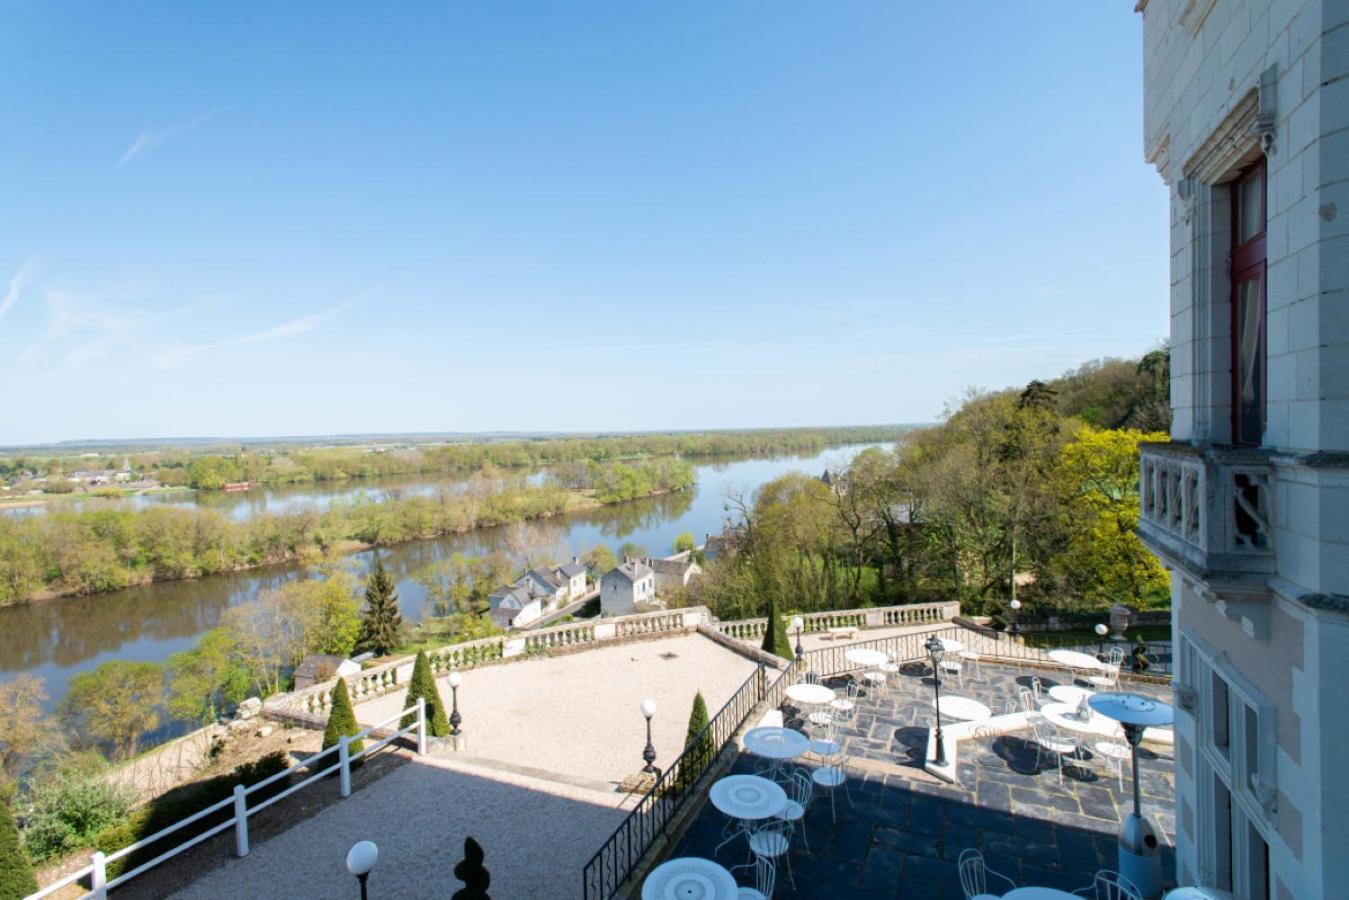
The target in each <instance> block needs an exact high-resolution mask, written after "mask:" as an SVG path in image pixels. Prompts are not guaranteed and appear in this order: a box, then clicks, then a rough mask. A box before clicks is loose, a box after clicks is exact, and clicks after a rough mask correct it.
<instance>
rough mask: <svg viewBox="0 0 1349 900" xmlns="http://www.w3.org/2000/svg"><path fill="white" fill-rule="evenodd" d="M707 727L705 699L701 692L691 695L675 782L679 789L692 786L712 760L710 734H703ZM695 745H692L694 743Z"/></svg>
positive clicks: (712, 748)
mask: <svg viewBox="0 0 1349 900" xmlns="http://www.w3.org/2000/svg"><path fill="white" fill-rule="evenodd" d="M706 728H707V701H706V700H704V699H703V692H702V691H699V692H698V693H697V694H695V695H694V696H693V709H692V710H690V712H689V729H688V732H687V734H686V735H685V736H684V761H683V762H682V763H680V766H679V775H678V778H677V784H678V787H679V789H680V791H684V790H687V789H688V788H690V787H692V786H693V784H694V782H696V781H697V780H698V777H699V776H700V775H702V774H703V770H704V769H706V768H707V766H708V764H709V763H711V762H712V757H713V750H714V749H715V748H714V747H713V745H712V734H711V732H708V733H706V734H704V733H703V732H704V730H705V729H706ZM695 742H696V744H697V746H694V744H695Z"/></svg>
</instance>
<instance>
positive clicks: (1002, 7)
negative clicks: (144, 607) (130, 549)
mask: <svg viewBox="0 0 1349 900" xmlns="http://www.w3.org/2000/svg"><path fill="white" fill-rule="evenodd" d="M1130 10H1131V4H1129V3H1117V2H1091V3H1083V2H1081V0H1038V2H1035V3H1006V2H1002V0H988V2H962V3H953V4H935V3H929V4H905V3H894V2H890V0H886V2H875V3H867V2H849V3H841V4H838V3H806V2H788V3H782V2H737V3H725V2H679V3H673V2H667V3H641V4H634V3H630V2H612V3H610V2H594V3H565V2H533V3H524V2H517V3H474V4H468V3H454V4H450V3H436V4H424V5H423V4H411V3H409V4H351V5H342V4H336V3H324V4H309V5H306V4H299V3H296V4H253V3H240V4H165V3H157V4H138V3H132V2H125V3H116V4H107V3H96V2H88V3H74V4H72V3H60V2H27V0H19V2H13V3H6V4H3V5H0V122H3V123H4V127H3V137H2V138H0V445H3V444H18V443H40V442H49V441H58V440H69V439H81V438H158V437H173V436H205V435H211V436H266V435H278V434H284V435H303V434H315V435H317V434H332V433H346V434H350V433H366V432H432V431H440V432H446V431H455V432H461V431H498V430H511V431H533V430H540V431H602V430H661V429H697V428H736V427H760V426H789V425H808V424H809V425H831V424H861V423H889V422H923V421H932V420H934V419H935V418H937V417H938V416H939V415H940V414H941V411H942V409H943V407H944V406H945V404H946V403H947V402H948V401H950V400H951V399H952V398H955V397H957V396H958V395H960V394H961V392H962V391H964V390H965V389H966V388H969V387H978V388H1001V387H1006V386H1009V385H1020V384H1024V383H1025V382H1027V381H1029V380H1031V379H1033V378H1037V377H1040V378H1044V377H1052V376H1055V375H1058V374H1060V373H1062V372H1063V371H1065V370H1066V369H1069V368H1071V367H1075V366H1076V365H1078V364H1079V363H1081V362H1083V361H1086V360H1090V359H1094V358H1098V357H1103V356H1136V355H1139V354H1141V353H1143V352H1145V351H1147V350H1148V349H1150V348H1152V347H1154V346H1155V345H1156V344H1157V343H1158V342H1159V341H1160V340H1161V339H1163V338H1164V337H1165V335H1166V332H1167V252H1168V251H1167V198H1166V191H1165V188H1164V187H1163V185H1162V183H1161V180H1160V179H1159V177H1158V176H1157V174H1156V173H1155V172H1154V171H1153V170H1152V169H1151V168H1150V167H1148V166H1147V165H1146V164H1145V163H1144V162H1143V159H1142V146H1141V144H1142V137H1141V120H1142V71H1141V49H1140V46H1141V23H1140V20H1139V17H1138V16H1137V15H1135V14H1133V13H1132V12H1131V11H1130Z"/></svg>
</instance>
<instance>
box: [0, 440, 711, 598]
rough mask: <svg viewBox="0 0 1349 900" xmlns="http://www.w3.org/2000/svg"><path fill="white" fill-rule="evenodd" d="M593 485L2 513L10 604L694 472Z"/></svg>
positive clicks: (306, 556) (665, 483) (523, 514)
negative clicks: (273, 505)
mask: <svg viewBox="0 0 1349 900" xmlns="http://www.w3.org/2000/svg"><path fill="white" fill-rule="evenodd" d="M593 481H594V485H593V487H590V488H587V489H585V490H572V489H568V488H566V487H564V486H563V485H561V484H559V483H557V482H555V481H547V482H545V483H543V484H531V483H529V482H528V481H526V480H525V479H523V478H519V477H498V476H496V475H494V474H493V473H491V472H479V473H477V474H475V475H474V476H472V477H471V478H469V479H468V480H467V482H466V483H465V484H464V485H462V487H461V488H458V489H454V490H451V489H444V490H441V491H439V492H438V493H436V494H435V495H433V496H408V497H397V496H394V497H389V498H386V499H383V500H380V501H374V500H369V499H366V498H357V499H356V500H353V501H352V502H350V503H341V504H334V505H332V506H330V507H328V508H327V509H326V510H323V511H319V510H318V509H317V508H315V507H312V506H311V507H304V508H299V509H295V510H292V511H287V512H284V513H269V514H266V515H262V516H257V517H254V518H251V519H249V520H247V521H242V522H240V521H235V520H233V519H230V518H228V517H227V516H225V515H223V514H221V513H220V512H218V511H216V510H211V509H201V508H173V507H151V508H147V509H141V510H131V509H123V508H112V509H94V510H85V511H82V512H62V511H57V510H53V511H51V512H50V513H48V514H47V515H45V516H34V517H31V518H12V517H0V606H5V605H10V604H13V603H18V602H23V601H25V600H28V599H32V598H36V597H41V596H54V595H71V594H91V593H97V592H101V591H111V590H117V589H119V588H124V587H128V586H131V585H135V584H143V583H147V582H150V581H164V580H173V579H181V578H194V577H198V576H202V575H212V574H216V573H220V572H230V571H236V570H240V569H246V568H252V567H256V566H263V565H268V564H272V563H280V562H287V561H292V560H301V561H305V560H310V559H314V558H317V557H319V556H322V555H324V554H326V553H328V552H330V551H332V550H334V549H339V548H340V547H341V546H342V545H343V544H344V542H350V541H356V542H359V543H361V544H393V543H398V542H401V541H408V540H416V539H423V538H434V537H439V536H441V535H445V534H450V533H454V532H459V531H465V530H468V529H471V528H477V527H482V526H490V525H503V524H507V523H511V522H521V521H526V520H531V519H539V518H545V517H548V516H553V515H557V514H559V513H564V512H568V511H571V510H576V509H583V508H586V507H588V506H594V505H597V504H607V503H617V502H621V501H624V500H631V499H636V498H638V497H642V496H650V495H653V494H661V493H666V492H671V491H678V490H683V489H684V488H687V487H689V486H690V485H691V484H692V483H693V470H692V468H691V467H690V466H689V465H688V464H687V463H684V462H682V461H680V460H675V459H655V460H644V461H639V462H633V463H613V464H610V465H607V466H602V467H598V468H597V472H596V473H595V474H594V476H593Z"/></svg>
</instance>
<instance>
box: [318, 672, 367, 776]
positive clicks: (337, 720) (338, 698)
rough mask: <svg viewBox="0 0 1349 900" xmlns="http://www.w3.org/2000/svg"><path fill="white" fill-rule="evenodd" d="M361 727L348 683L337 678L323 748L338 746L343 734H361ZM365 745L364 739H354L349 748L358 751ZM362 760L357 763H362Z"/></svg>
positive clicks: (348, 735)
mask: <svg viewBox="0 0 1349 900" xmlns="http://www.w3.org/2000/svg"><path fill="white" fill-rule="evenodd" d="M360 731H361V729H360V727H359V726H358V725H357V724H356V713H355V712H354V711H353V710H352V708H351V696H350V695H349V694H347V683H346V682H345V681H343V680H342V679H341V678H339V679H337V684H335V685H333V706H332V710H331V711H330V712H329V713H328V727H326V728H324V729H323V749H324V750H327V749H328V748H329V747H336V746H337V739H338V738H339V737H341V736H342V735H344V734H345V735H346V736H347V737H354V736H355V735H357V734H360ZM364 746H365V742H364V741H352V742H351V743H349V744H348V745H347V749H348V750H350V751H351V752H352V753H356V752H357V751H359V750H360V749H361V748H362V747H364ZM360 762H361V761H360V760H357V761H356V764H357V765H359V764H360Z"/></svg>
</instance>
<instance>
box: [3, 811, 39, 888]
mask: <svg viewBox="0 0 1349 900" xmlns="http://www.w3.org/2000/svg"><path fill="white" fill-rule="evenodd" d="M36 891H37V878H36V877H35V876H34V875H33V867H32V866H30V865H29V864H28V856H27V854H25V853H24V851H23V847H22V846H20V844H19V827H18V826H17V825H16V824H15V823H14V814H13V813H12V812H10V809H9V804H8V803H6V802H5V800H4V798H3V797H0V900H11V898H12V900H19V898H21V897H27V896H28V895H29V894H32V893H35V892H36Z"/></svg>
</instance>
